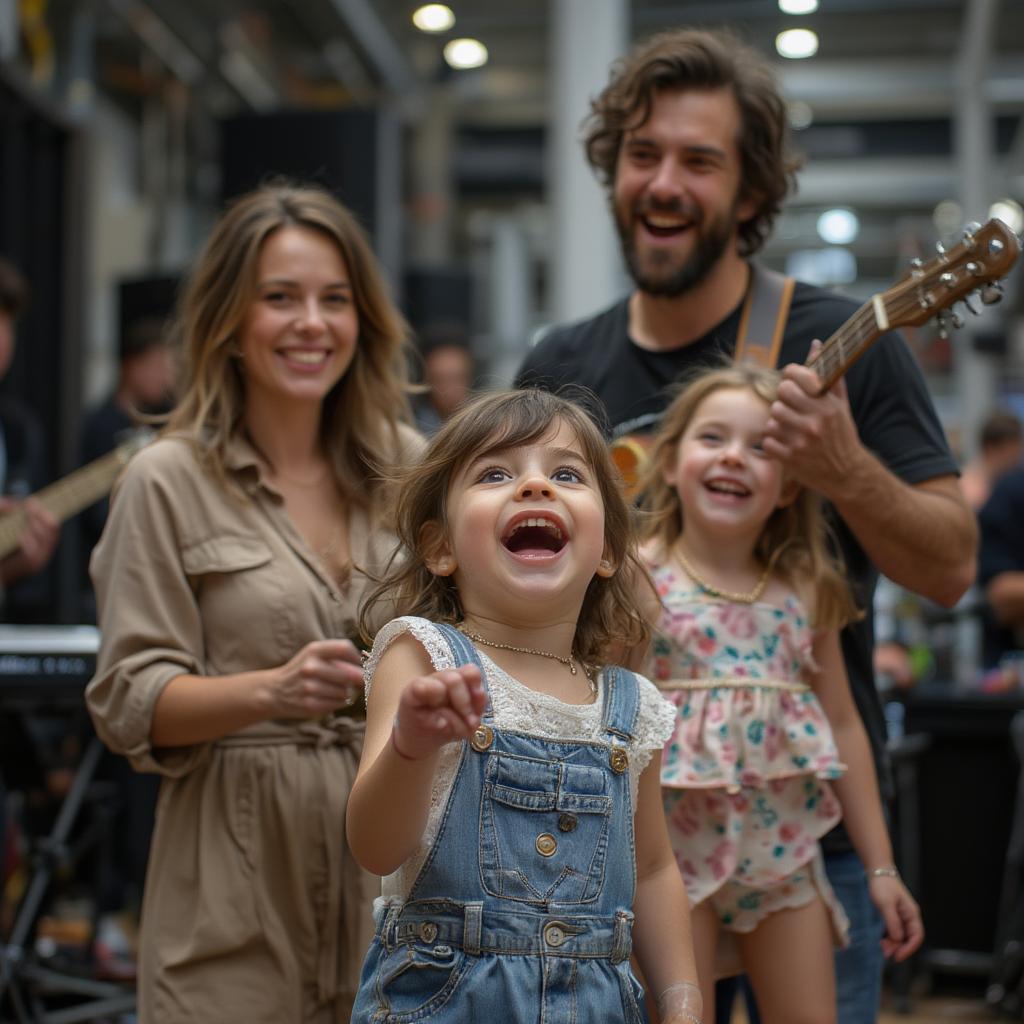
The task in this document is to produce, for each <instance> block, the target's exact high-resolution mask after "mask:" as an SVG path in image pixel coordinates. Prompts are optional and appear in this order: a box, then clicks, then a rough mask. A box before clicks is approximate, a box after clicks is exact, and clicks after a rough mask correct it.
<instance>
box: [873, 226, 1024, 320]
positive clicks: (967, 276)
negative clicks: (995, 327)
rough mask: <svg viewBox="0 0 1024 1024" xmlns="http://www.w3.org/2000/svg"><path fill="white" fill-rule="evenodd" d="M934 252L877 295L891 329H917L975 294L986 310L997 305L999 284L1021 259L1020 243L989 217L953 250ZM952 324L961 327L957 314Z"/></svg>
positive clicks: (953, 317)
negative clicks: (907, 327) (936, 253)
mask: <svg viewBox="0 0 1024 1024" xmlns="http://www.w3.org/2000/svg"><path fill="white" fill-rule="evenodd" d="M935 248H936V250H937V252H938V255H937V256H935V257H934V258H933V259H931V260H929V261H928V262H927V263H925V262H923V261H921V260H915V261H914V262H913V263H912V264H911V269H910V272H909V274H908V275H907V276H906V277H905V278H904V279H903V280H902V281H900V282H899V283H898V284H895V285H893V286H892V287H891V288H889V289H887V290H886V291H884V292H882V293H881V294H880V295H879V296H877V299H878V300H880V301H881V303H882V304H883V306H884V308H885V313H886V316H887V318H888V321H889V326H890V327H906V326H920V325H921V324H924V323H926V322H927V321H929V320H931V319H932V317H934V316H935V315H936V314H937V313H939V312H940V310H943V309H946V308H947V307H949V306H951V305H953V303H954V302H959V301H960V300H965V301H966V300H967V298H968V296H970V295H971V293H972V292H975V291H978V292H979V297H980V298H981V301H982V302H983V303H984V304H985V305H990V304H992V303H994V302H998V301H999V299H1000V298H1001V296H1002V292H1001V289H1000V287H999V285H998V283H997V282H998V281H999V279H1000V278H1001V277H1005V275H1006V273H1007V271H1009V269H1010V268H1011V267H1012V266H1013V264H1014V263H1015V262H1016V260H1017V257H1018V256H1019V255H1020V239H1018V238H1017V236H1016V235H1015V234H1014V233H1013V231H1011V230H1010V228H1008V227H1007V226H1006V225H1005V224H1004V223H1003V222H1002V221H1001V220H999V219H998V218H995V217H993V218H992V220H989V221H986V222H985V224H982V225H978V224H974V225H971V226H969V227H968V228H967V229H966V230H965V231H964V237H963V241H961V242H959V243H957V244H956V245H955V246H953V248H951V249H949V250H947V249H945V248H944V247H943V246H942V244H941V243H939V244H938V245H937V246H936V247H935ZM951 319H952V322H953V325H954V326H957V327H959V326H960V324H961V323H962V322H963V321H962V320H961V319H960V317H958V316H957V315H956V314H953V315H952V317H951ZM944 326H945V325H943V327H944Z"/></svg>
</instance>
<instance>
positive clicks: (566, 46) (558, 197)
mask: <svg viewBox="0 0 1024 1024" xmlns="http://www.w3.org/2000/svg"><path fill="white" fill-rule="evenodd" d="M627 21H628V3H627V0H553V3H552V4H551V38H550V56H551V59H550V66H551V97H550V103H551V120H550V131H549V139H548V199H549V203H550V207H551V225H552V232H551V236H552V237H551V284H552V288H551V305H550V313H551V315H552V317H553V318H554V320H555V321H556V322H561V321H564V320H573V319H578V318H580V317H583V316H586V315H587V314H590V313H595V312H597V311H598V310H600V309H602V308H604V307H605V306H608V305H610V304H611V303H612V302H613V301H614V300H615V298H616V297H618V296H619V295H620V294H622V292H623V290H624V283H625V278H624V275H623V272H622V269H621V261H620V257H619V243H618V238H617V236H616V233H615V228H614V225H613V223H612V219H611V216H610V214H609V210H608V202H607V199H606V197H605V193H604V190H603V189H602V188H601V186H600V185H599V184H598V183H597V181H596V179H595V178H594V176H593V174H592V173H591V171H590V167H589V165H588V164H587V162H586V158H585V157H584V155H583V147H582V146H581V145H580V141H579V134H580V133H579V127H580V122H581V121H582V120H583V118H584V117H585V116H586V115H587V113H588V112H589V110H590V101H591V99H593V97H594V96H596V95H597V93H598V92H600V91H601V89H602V88H603V87H604V85H605V83H606V82H607V81H608V71H609V67H610V65H611V63H612V62H613V61H614V60H616V59H617V58H619V57H621V56H623V55H624V54H625V53H626V51H627V49H628V25H627Z"/></svg>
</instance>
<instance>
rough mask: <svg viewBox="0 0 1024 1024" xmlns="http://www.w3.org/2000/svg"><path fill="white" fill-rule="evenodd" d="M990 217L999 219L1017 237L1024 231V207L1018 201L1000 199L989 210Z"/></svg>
mask: <svg viewBox="0 0 1024 1024" xmlns="http://www.w3.org/2000/svg"><path fill="white" fill-rule="evenodd" d="M988 215H989V216H990V217H998V218H999V219H1000V220H1001V221H1002V222H1003V223H1004V224H1005V225H1006V226H1007V227H1008V228H1009V229H1010V230H1011V231H1012V232H1013V233H1014V234H1015V235H1019V234H1020V233H1021V230H1022V229H1024V207H1022V206H1021V205H1020V203H1018V202H1017V200H1016V199H1000V200H998V201H997V202H995V203H993V204H992V205H991V206H990V207H989V210H988Z"/></svg>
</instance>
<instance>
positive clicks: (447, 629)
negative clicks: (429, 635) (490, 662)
mask: <svg viewBox="0 0 1024 1024" xmlns="http://www.w3.org/2000/svg"><path fill="white" fill-rule="evenodd" d="M434 625H435V626H436V627H437V629H438V631H439V632H440V633H441V635H442V636H443V637H444V638H445V640H447V641H448V646H449V647H450V648H451V649H452V657H453V658H454V659H455V665H456V667H458V666H460V665H476V667H477V668H478V669H480V681H481V682H482V683H483V687H484V693H486V694H487V707H485V708H484V713H483V714H482V715H481V716H480V717H481V720H482V721H485V722H489V721H491V719H492V718H493V717H494V709H493V708H492V707H491V691H490V687H488V685H487V673H486V672H485V671H484V666H483V662H482V661H481V660H480V655H479V654H478V653H477V649H476V648H475V647H474V646H473V644H472V643H471V641H470V639H469V637H467V636H466V635H465V634H463V633H461V632H460V631H459V630H457V629H456V628H455V627H454V626H449V625H448V624H447V623H445V622H435V623H434Z"/></svg>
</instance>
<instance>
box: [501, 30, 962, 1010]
mask: <svg viewBox="0 0 1024 1024" xmlns="http://www.w3.org/2000/svg"><path fill="white" fill-rule="evenodd" d="M592 106H593V110H592V114H591V116H590V118H589V119H588V121H587V122H586V123H585V126H584V130H585V146H586V152H587V157H588V159H589V161H590V163H591V165H592V167H593V168H594V169H595V170H596V172H597V173H598V175H599V177H600V178H601V179H602V180H603V182H604V184H605V185H606V187H607V189H608V193H609V199H610V204H611V208H612V213H613V216H614V218H615V222H616V225H617V227H618V230H619V234H620V239H621V243H622V250H623V255H624V257H625V260H626V263H627V266H628V269H629V272H630V275H631V276H632V278H633V280H634V282H635V288H634V290H633V291H632V293H631V294H630V295H629V296H627V297H626V298H625V299H623V300H621V301H619V302H617V303H616V304H615V305H613V306H612V307H610V308H609V309H608V310H606V311H605V312H603V313H600V314H598V315H597V316H595V317H593V318H591V319H589V320H586V321H583V322H580V323H575V324H570V325H567V326H561V327H558V328H555V329H554V330H552V331H551V332H550V333H549V334H548V335H547V336H546V337H545V338H544V339H543V340H542V341H541V342H540V343H539V344H538V345H537V347H536V348H535V349H534V350H533V351H532V352H531V353H530V355H529V356H528V357H527V359H526V361H525V363H524V365H523V367H522V368H521V370H520V373H519V376H518V383H519V384H521V385H529V384H536V385H540V386H544V387H550V388H558V387H562V386H565V385H568V384H572V385H582V386H584V387H586V388H589V389H590V390H591V391H593V392H594V393H595V394H596V395H597V396H598V398H599V399H600V400H601V402H602V403H603V405H604V409H605V412H606V413H607V417H608V423H609V426H610V429H611V432H612V436H613V438H614V439H615V443H616V444H617V445H618V447H619V448H620V450H621V452H622V453H623V454H625V455H627V456H630V455H641V454H642V450H643V435H645V434H647V433H648V432H649V431H650V430H651V429H652V428H653V426H654V425H655V424H656V422H657V420H658V418H659V416H660V414H661V412H662V411H663V410H664V408H665V406H666V405H667V404H668V400H669V396H670V393H671V388H672V386H673V385H675V384H676V383H677V382H678V381H679V380H680V379H681V378H684V377H685V375H686V373H687V371H688V370H690V369H692V368H695V367H697V366H700V365H706V364H707V363H709V362H713V361H715V360H718V361H720V360H721V359H722V357H723V355H725V356H726V357H730V356H732V355H733V354H734V352H735V349H736V343H737V336H738V335H740V334H741V333H742V334H744V336H746V335H745V332H746V328H747V327H752V328H753V330H752V331H751V334H750V335H749V337H750V339H751V340H752V341H753V340H756V339H757V338H758V336H760V338H763V340H764V341H765V342H768V341H772V340H774V341H775V342H776V347H777V348H778V347H779V346H780V350H779V351H777V352H776V353H774V354H773V355H772V356H769V358H772V359H773V360H774V361H777V363H778V365H780V366H785V367H786V369H785V380H784V382H783V384H782V385H781V387H780V391H779V398H778V401H777V402H776V403H775V404H774V405H773V407H772V419H771V421H770V424H769V432H768V436H767V438H766V440H765V442H764V447H765V451H766V452H768V454H770V455H772V456H774V457H776V458H778V459H780V460H781V461H782V462H783V464H784V465H785V467H786V471H787V473H789V474H790V475H791V476H792V477H794V478H795V479H797V480H798V481H800V483H802V484H804V485H805V486H808V487H812V488H814V489H815V490H817V491H818V492H819V493H821V494H822V495H823V496H824V497H825V498H826V499H828V501H829V502H830V503H831V506H832V510H833V511H834V513H835V515H834V519H835V525H836V532H837V535H838V538H839V542H840V544H841V546H842V551H843V554H844V556H845V560H846V565H847V568H848V571H849V574H850V577H851V580H852V581H853V583H854V588H855V591H856V593H857V594H858V597H859V600H860V601H861V602H862V606H863V607H864V609H865V611H866V612H867V616H866V618H865V619H864V620H863V621H861V622H858V623H856V624H855V625H854V626H852V627H850V628H848V629H847V630H845V634H844V637H843V649H844V658H845V661H846V667H847V671H848V673H849V677H850V682H851V686H852V689H853V692H854V697H855V699H856V702H857V706H858V709H859V711H860V713H861V716H862V717H863V719H864V723H865V727H866V729H867V732H868V736H869V738H870V740H871V744H872V749H873V752H874V755H875V760H876V765H877V767H878V771H879V775H880V781H881V783H882V787H883V792H886V791H887V790H888V791H890V792H891V788H890V787H889V786H888V767H887V762H886V756H885V729H884V722H883V718H882V713H881V707H880V703H879V700H878V696H877V693H876V691H875V687H874V679H873V675H872V665H871V648H872V628H871V618H870V615H871V597H872V592H873V590H874V585H875V582H876V580H877V576H878V572H879V571H881V572H883V573H884V574H885V575H886V576H888V577H889V578H890V579H892V580H894V581H895V582H897V583H899V584H901V585H902V586H905V587H908V588H909V589H912V590H915V591H917V592H919V593H922V594H925V595H926V596H928V597H930V598H931V599H933V600H935V601H937V602H939V603H940V604H943V605H947V606H949V605H952V604H954V603H955V602H956V600H957V599H958V598H959V597H960V595H961V594H962V593H963V592H964V591H965V590H966V589H967V587H968V586H969V585H970V583H971V580H972V579H973V575H974V559H975V547H976V530H975V524H974V517H973V515H972V513H971V511H970V509H969V508H968V507H967V505H966V503H965V501H964V499H963V497H962V495H961V493H960V489H959V486H958V482H957V478H956V464H955V462H954V460H953V458H952V456H951V454H950V452H949V449H948V447H947V444H946V441H945V437H944V435H943V431H942V428H941V426H940V425H939V422H938V419H937V417H936V414H935V410H934V408H933V405H932V402H931V400H930V398H929V395H928V392H927V390H926V388H925V385H924V381H923V379H922V377H921V373H920V371H919V369H918V367H917V365H916V363H915V361H914V359H913V357H912V355H911V354H910V352H909V351H908V349H907V348H906V346H905V344H904V343H903V341H902V340H901V339H900V338H899V336H898V335H895V334H891V333H888V334H883V336H882V337H881V339H880V340H879V341H878V343H877V344H875V345H874V346H873V347H872V348H871V349H870V350H869V351H867V352H866V353H865V354H864V355H863V358H861V359H859V361H858V362H857V364H856V366H854V367H853V368H852V369H851V371H850V373H849V376H848V378H847V381H848V383H847V382H844V381H843V380H838V381H837V382H836V383H835V385H834V386H833V387H831V388H830V389H829V390H827V391H826V392H825V393H824V394H822V393H820V392H821V386H820V385H821V380H820V379H819V376H818V374H817V373H816V372H815V371H814V370H812V369H811V368H809V367H808V366H805V365H803V364H804V363H805V362H806V361H807V358H808V354H809V352H810V351H811V342H812V339H815V338H828V337H830V336H831V335H833V334H834V333H835V332H836V330H837V328H839V327H840V326H841V325H843V324H844V322H847V321H849V320H850V319H851V316H852V315H853V314H854V311H855V303H852V302H849V301H848V300H846V299H843V298H841V297H839V296H836V295H833V294H830V293H828V292H826V291H822V290H820V289H817V288H813V287H811V286H809V285H805V284H800V283H797V284H796V285H795V287H792V286H791V283H785V284H784V285H782V286H778V285H776V286H772V285H771V284H768V285H763V286H759V287H758V288H752V287H751V282H752V280H754V279H756V278H757V277H758V275H757V274H756V273H755V272H754V271H753V270H752V266H753V265H752V264H751V263H750V262H749V258H750V257H751V256H753V255H754V254H755V253H756V252H757V251H758V249H759V248H760V247H761V245H762V244H763V242H764V240H765V238H766V237H767V236H768V234H769V232H770V231H771V227H772V223H773V221H774V218H775V216H776V214H777V213H778V211H779V209H780V207H781V205H782V203H783V201H784V200H785V198H786V196H787V195H788V194H789V192H790V191H791V189H792V187H793V185H794V173H795V170H796V167H797V165H798V162H797V161H796V160H795V159H794V157H793V155H792V153H791V152H790V150H789V149H788V132H787V128H788V125H787V118H786V107H785V103H784V101H783V99H782V97H781V96H780V94H779V92H778V90H777V86H776V85H775V83H774V81H773V79H772V76H771V73H770V71H769V69H768V65H767V64H766V62H765V61H764V60H763V58H761V57H760V56H759V55H758V54H756V53H755V52H754V51H752V50H750V49H749V48H747V47H746V46H743V45H742V44H740V43H739V42H738V41H737V40H735V39H734V38H732V37H731V36H729V35H727V34H724V33H711V32H701V31H686V30H679V31H674V32H669V33H665V34H663V35H661V36H656V37H654V38H653V39H651V40H650V41H649V42H648V43H646V44H644V45H642V46H640V47H639V48H638V49H637V50H635V51H634V52H633V53H632V54H631V55H630V56H629V57H628V58H627V59H626V60H624V61H623V62H621V63H618V64H616V65H615V68H614V70H613V73H612V77H611V79H610V82H609V84H608V86H607V87H606V88H605V89H604V91H603V92H602V93H601V94H600V95H599V96H598V97H597V99H596V100H595V101H594V102H593V104H592ZM773 287H774V292H773ZM765 295H767V296H768V298H767V299H766V298H765ZM748 299H750V302H749V303H748V302H747V300H748ZM787 300H788V305H787ZM868 309H869V312H870V310H871V307H870V306H869V307H868ZM766 310H767V313H766V312H765V311H766ZM877 312H878V313H879V315H878V317H877V319H878V324H879V326H880V329H881V330H884V328H885V327H886V326H887V323H889V322H895V318H891V319H889V320H886V318H885V316H884V315H883V314H884V312H885V307H884V306H883V307H882V308H881V310H879V311H877ZM923 319H924V318H923V317H922V321H923ZM883 321H885V322H883ZM902 322H904V323H906V322H911V321H909V320H904V321H902ZM773 335H775V336H776V337H774V338H773ZM766 361H767V360H766ZM823 845H824V847H825V850H826V864H827V868H828V872H829V878H830V880H831V882H832V884H833V887H834V888H835V890H836V893H837V894H838V895H839V897H840V899H841V900H842V901H843V903H844V906H845V908H846V911H847V913H848V914H849V916H850V919H851V925H852V927H851V940H852V946H851V947H850V948H849V949H847V950H844V951H843V952H841V953H839V954H838V955H837V964H836V969H837V987H838V999H839V1022H840V1024H868V1022H871V1021H874V1020H875V1018H876V1014H877V1006H878V999H879V994H880V986H881V966H882V964H881V951H880V947H879V938H880V935H881V927H880V921H879V919H878V917H877V913H876V911H875V910H874V908H873V906H872V904H871V902H870V900H869V898H868V895H867V881H866V876H865V871H864V866H863V865H861V864H860V862H859V861H858V859H857V857H856V854H855V853H854V852H853V850H852V847H851V845H850V843H849V841H848V839H847V838H846V836H845V834H844V833H843V832H842V830H841V829H838V830H836V832H834V833H832V834H830V835H829V836H828V837H826V840H825V843H824V844H823Z"/></svg>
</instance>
